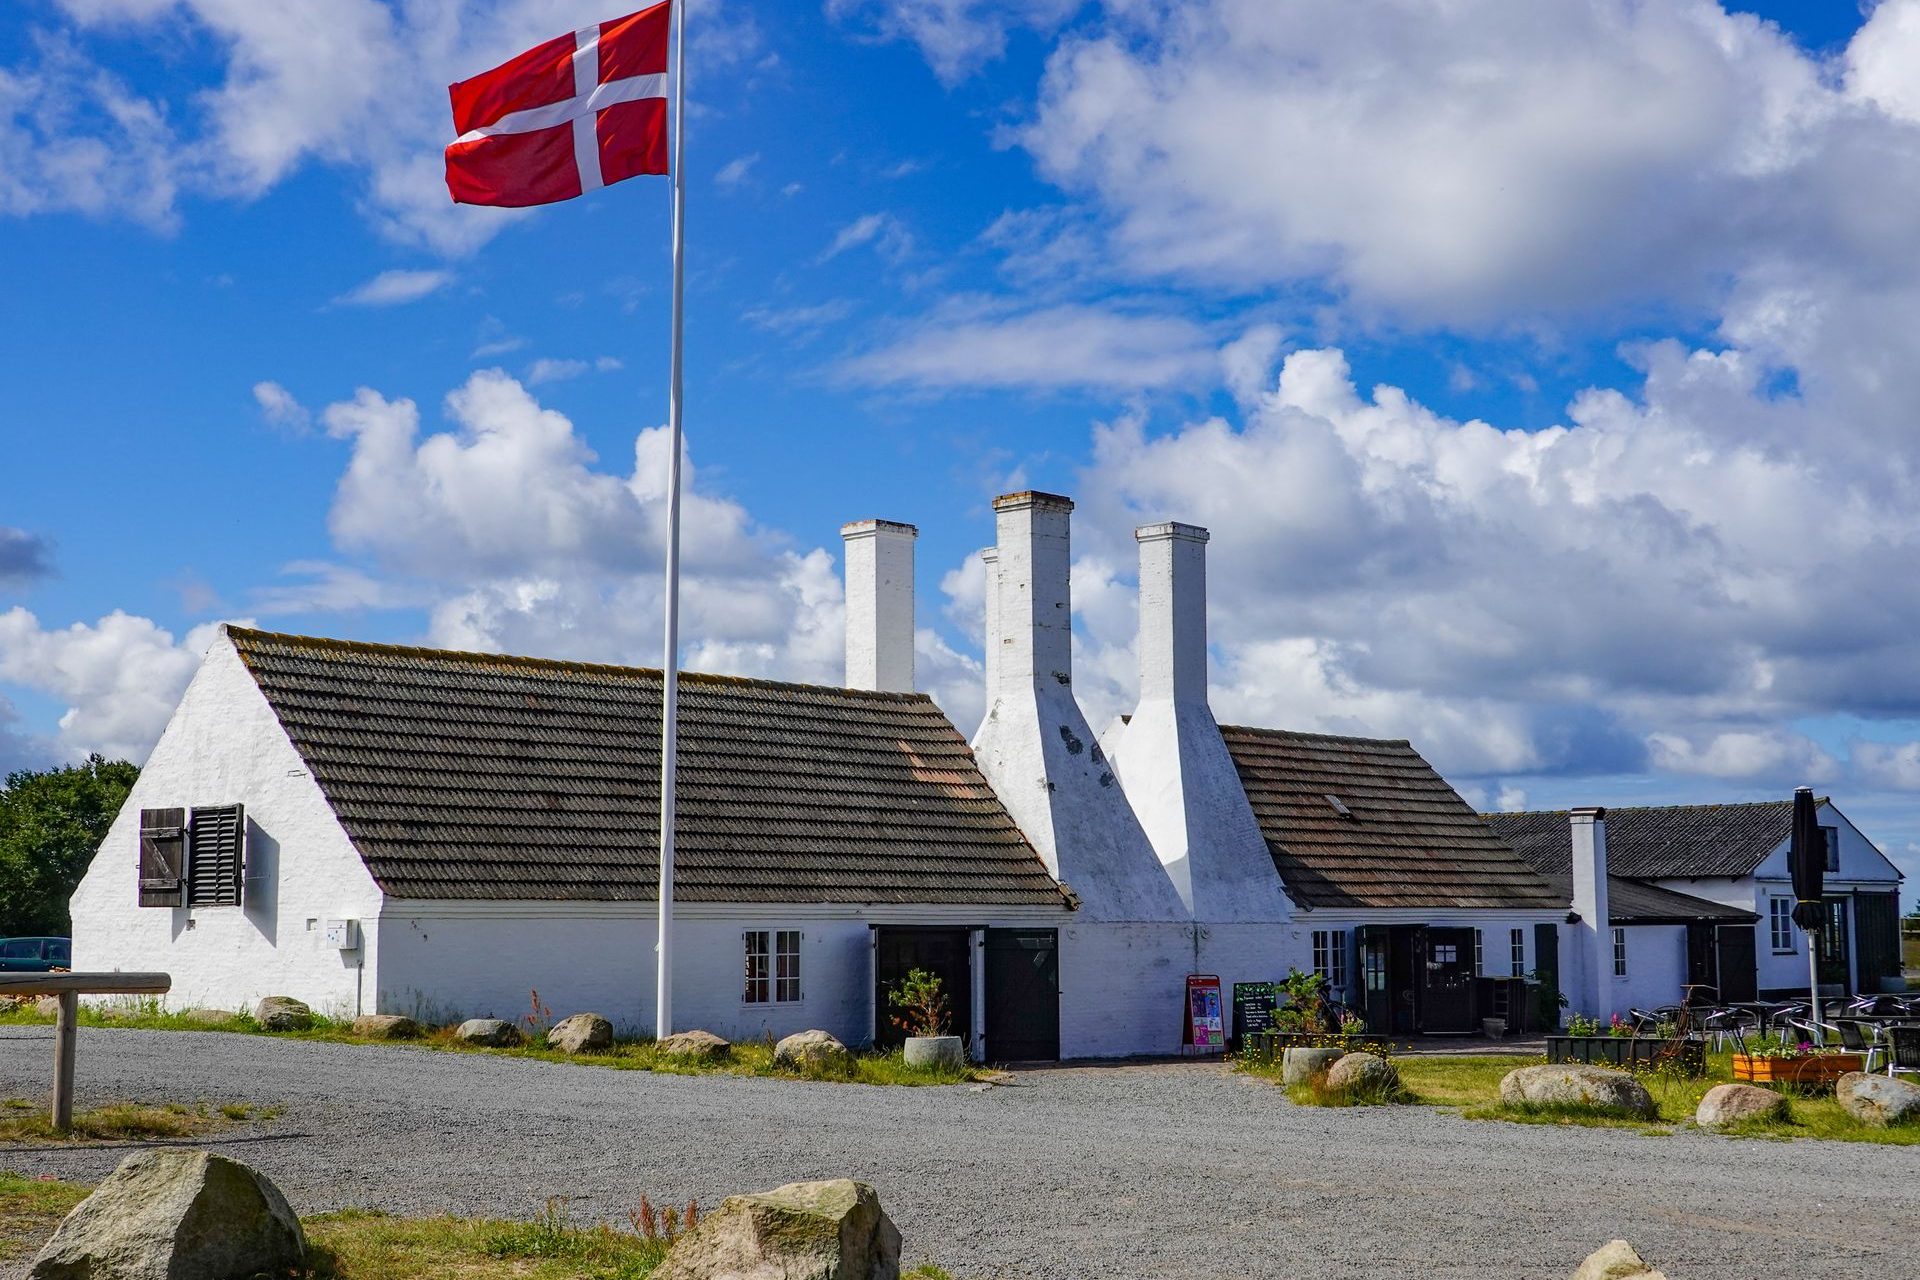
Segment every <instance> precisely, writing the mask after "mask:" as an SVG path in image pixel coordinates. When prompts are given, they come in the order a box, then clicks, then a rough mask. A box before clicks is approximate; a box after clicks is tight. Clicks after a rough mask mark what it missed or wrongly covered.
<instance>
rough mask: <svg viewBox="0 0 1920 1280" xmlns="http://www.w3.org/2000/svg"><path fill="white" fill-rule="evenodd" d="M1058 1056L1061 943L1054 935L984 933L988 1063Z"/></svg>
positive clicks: (1025, 931)
mask: <svg viewBox="0 0 1920 1280" xmlns="http://www.w3.org/2000/svg"><path fill="white" fill-rule="evenodd" d="M1059 1056H1060V939H1059V934H1058V932H1057V931H1055V930H1053V929H989V930H987V1057H988V1058H990V1059H991V1060H992V1061H994V1062H1043V1061H1044V1062H1051V1061H1053V1060H1054V1059H1056V1058H1058V1057H1059Z"/></svg>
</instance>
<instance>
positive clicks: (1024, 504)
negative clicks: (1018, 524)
mask: <svg viewBox="0 0 1920 1280" xmlns="http://www.w3.org/2000/svg"><path fill="white" fill-rule="evenodd" d="M1029 507H1039V508H1041V509H1043V510H1049V511H1071V510H1073V499H1072V498H1066V497H1062V496H1061V495H1060V494H1057V493H1042V492H1040V491H1039V490H1038V489H1022V490H1021V491H1020V492H1019V493H1003V494H1001V495H1000V496H999V497H997V498H995V499H994V500H993V509H994V510H995V511H1024V510H1026V509H1027V508H1029Z"/></svg>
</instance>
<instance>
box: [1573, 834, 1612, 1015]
mask: <svg viewBox="0 0 1920 1280" xmlns="http://www.w3.org/2000/svg"><path fill="white" fill-rule="evenodd" d="M1567 820H1568V822H1569V824H1570V825H1571V827H1572V831H1571V833H1570V834H1571V836H1572V848H1573V911H1574V914H1575V915H1577V916H1579V917H1580V922H1579V923H1578V924H1576V925H1574V926H1573V940H1574V950H1575V951H1577V952H1578V953H1579V955H1580V983H1581V986H1580V990H1579V991H1578V992H1576V993H1574V996H1573V998H1572V1004H1573V1005H1574V1012H1576V1013H1585V1014H1587V1015H1589V1016H1590V1017H1594V1018H1598V1019H1599V1020H1600V1021H1601V1022H1605V1021H1607V1020H1608V1019H1609V1018H1611V1017H1612V1016H1613V1015H1614V1014H1615V1013H1616V1012H1618V1010H1617V1009H1616V1008H1615V1005H1616V1003H1617V1002H1616V1001H1615V1000H1614V996H1613V921H1612V918H1611V917H1610V916H1609V915H1608V905H1607V811H1606V810H1605V809H1600V808H1587V809H1575V810H1573V811H1572V812H1571V813H1569V814H1568V815H1567Z"/></svg>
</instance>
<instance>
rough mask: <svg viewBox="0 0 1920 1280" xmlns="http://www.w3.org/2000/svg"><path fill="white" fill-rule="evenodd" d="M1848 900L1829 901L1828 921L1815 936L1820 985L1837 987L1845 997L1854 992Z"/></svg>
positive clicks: (1830, 899)
mask: <svg viewBox="0 0 1920 1280" xmlns="http://www.w3.org/2000/svg"><path fill="white" fill-rule="evenodd" d="M1847 905H1848V904H1847V899H1845V898H1828V899H1827V900H1826V907H1827V921H1826V924H1824V925H1823V926H1821V929H1820V932H1819V933H1818V934H1817V935H1816V936H1815V942H1816V944H1817V945H1816V948H1815V952H1814V954H1815V955H1816V956H1817V957H1818V958H1819V967H1818V973H1819V974H1820V985H1821V986H1822V987H1827V988H1838V989H1839V991H1840V992H1841V993H1842V994H1843V995H1844V994H1851V993H1852V991H1853V949H1852V947H1851V946H1850V945H1849V941H1848V937H1847V933H1848V930H1847V916H1848V911H1847Z"/></svg>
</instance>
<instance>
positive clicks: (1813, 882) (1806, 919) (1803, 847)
mask: <svg viewBox="0 0 1920 1280" xmlns="http://www.w3.org/2000/svg"><path fill="white" fill-rule="evenodd" d="M1787 867H1788V870H1789V871H1791V872H1792V874H1793V896H1794V904H1793V922H1794V923H1795V924H1797V925H1799V926H1800V927H1801V928H1802V929H1804V930H1806V934H1807V973H1808V981H1809V983H1810V985H1811V986H1812V988H1813V1025H1814V1031H1815V1035H1816V1037H1817V1036H1818V1033H1819V1027H1820V961H1819V956H1818V951H1819V947H1818V944H1817V942H1816V941H1815V935H1816V933H1817V932H1818V931H1819V929H1820V928H1821V926H1823V925H1825V924H1826V922H1827V904H1826V903H1824V902H1822V901H1821V899H1820V892H1821V888H1822V886H1823V884H1824V883H1825V881H1826V875H1827V839H1826V833H1825V832H1823V831H1821V830H1820V817H1819V814H1818V812H1817V811H1816V809H1815V806H1814V803H1813V788H1812V787H1800V788H1797V789H1796V790H1795V791H1794V793H1793V841H1792V844H1791V845H1790V846H1789V848H1788V850H1787Z"/></svg>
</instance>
